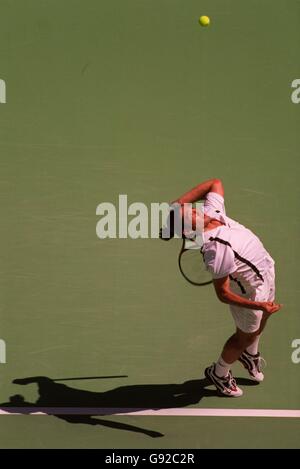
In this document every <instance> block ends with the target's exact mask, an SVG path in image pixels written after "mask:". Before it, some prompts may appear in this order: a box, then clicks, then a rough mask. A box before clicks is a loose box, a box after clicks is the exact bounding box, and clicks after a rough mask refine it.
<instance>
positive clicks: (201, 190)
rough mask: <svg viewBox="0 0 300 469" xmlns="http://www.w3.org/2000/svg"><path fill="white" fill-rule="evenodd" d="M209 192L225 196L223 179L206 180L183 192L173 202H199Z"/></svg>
mask: <svg viewBox="0 0 300 469" xmlns="http://www.w3.org/2000/svg"><path fill="white" fill-rule="evenodd" d="M209 192H216V193H217V194H220V195H221V196H222V197H224V188H223V184H222V181H221V180H220V179H209V180H208V181H204V182H202V183H201V184H198V186H196V187H194V188H193V189H191V190H190V191H188V192H186V193H185V194H183V195H182V196H181V197H179V198H178V199H176V200H174V201H173V202H172V203H179V204H186V203H193V202H197V201H198V200H201V199H204V198H205V196H206V194H208V193H209Z"/></svg>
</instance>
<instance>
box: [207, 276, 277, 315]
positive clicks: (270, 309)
mask: <svg viewBox="0 0 300 469" xmlns="http://www.w3.org/2000/svg"><path fill="white" fill-rule="evenodd" d="M214 287H215V290H216V294H217V297H218V298H219V300H220V301H222V302H223V303H228V304H231V305H237V306H241V307H242V308H248V309H259V310H262V311H265V312H266V313H269V314H271V313H276V311H278V310H279V309H280V308H281V306H282V305H280V304H276V303H273V302H272V301H251V300H247V298H243V297H242V296H239V295H236V294H235V293H233V291H231V290H230V281H229V277H228V276H227V277H222V278H218V279H214Z"/></svg>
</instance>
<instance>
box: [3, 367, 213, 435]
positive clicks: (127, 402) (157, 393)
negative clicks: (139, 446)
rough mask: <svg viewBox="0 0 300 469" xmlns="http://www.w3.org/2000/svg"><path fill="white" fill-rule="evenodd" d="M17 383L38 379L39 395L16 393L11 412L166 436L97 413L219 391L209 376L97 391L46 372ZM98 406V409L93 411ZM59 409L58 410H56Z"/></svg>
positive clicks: (181, 401)
mask: <svg viewBox="0 0 300 469" xmlns="http://www.w3.org/2000/svg"><path fill="white" fill-rule="evenodd" d="M13 382H14V383H15V384H19V385H26V384H32V383H35V384H37V386H38V392H39V397H38V399H37V401H36V402H35V403H31V402H26V401H25V400H24V398H23V396H21V395H15V396H12V397H11V398H10V400H9V402H6V403H3V404H0V408H2V409H3V410H5V411H7V412H18V413H22V414H29V413H31V412H33V411H35V409H34V408H38V409H37V410H39V411H43V412H45V413H49V414H50V415H54V416H55V417H57V418H60V419H63V420H65V421H67V422H69V423H74V424H75V423H82V424H88V425H103V426H105V427H110V428H115V429H119V430H127V431H132V432H138V433H143V434H145V435H148V436H150V437H152V438H155V437H160V436H163V435H162V434H161V433H159V432H156V431H151V430H147V429H143V428H140V427H136V426H133V425H129V424H126V423H123V422H122V423H120V422H113V421H111V420H105V419H102V418H101V419H99V418H95V415H100V416H103V415H115V414H122V413H125V412H128V411H130V412H136V411H139V410H145V409H153V410H157V409H164V408H166V409H167V408H172V407H173V408H174V407H185V406H189V405H193V404H197V403H198V402H199V401H201V399H202V398H203V397H211V396H217V395H218V394H217V392H216V391H215V390H212V389H207V388H206V387H207V386H208V385H209V382H208V381H207V380H206V379H199V380H192V381H186V382H185V383H182V384H139V385H131V386H121V387H117V388H115V389H111V390H109V391H105V392H93V391H86V390H82V389H75V388H72V387H70V386H67V385H65V384H61V383H57V382H55V381H54V380H52V379H50V378H47V377H45V376H36V377H31V378H23V379H15V380H14V381H13ZM64 408H73V409H75V411H76V412H78V414H74V413H73V412H72V414H71V415H70V414H68V415H66V414H64V413H63V414H62V411H63V409H64ZM84 408H88V409H91V412H90V411H88V415H82V414H80V412H81V411H82V412H84ZM93 409H97V413H96V412H95V413H93ZM56 412H57V413H56Z"/></svg>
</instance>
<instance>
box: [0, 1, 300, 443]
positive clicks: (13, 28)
mask: <svg viewBox="0 0 300 469" xmlns="http://www.w3.org/2000/svg"><path fill="white" fill-rule="evenodd" d="M0 6H1V16H0V58H1V59H0V79H2V80H5V83H6V93H7V96H6V98H7V99H6V101H7V102H6V104H0V191H1V192H0V194H1V197H0V213H1V224H0V240H1V248H0V283H1V288H0V292H1V293H0V338H1V339H3V340H4V341H5V343H6V355H7V357H6V362H7V363H2V364H0V403H1V405H0V408H1V406H2V407H3V406H4V404H5V403H9V401H10V398H11V396H14V395H16V394H19V395H22V396H23V397H24V400H25V402H27V403H36V402H37V399H38V397H39V394H38V388H37V384H36V383H31V384H28V385H26V386H21V385H18V384H14V383H12V381H13V380H14V379H16V378H26V377H32V376H34V377H35V376H46V377H48V378H50V379H55V378H72V377H81V378H87V377H103V376H118V375H126V376H127V377H122V378H106V379H84V380H83V379H81V380H74V381H64V382H61V383H60V384H58V383H57V385H55V384H54V383H53V381H51V380H44V382H45V384H44V385H43V386H41V390H42V396H40V399H42V402H43V405H44V406H45V407H51V406H52V407H53V406H54V407H62V408H63V407H78V408H80V407H105V408H107V407H111V408H116V407H121V408H124V407H129V408H132V407H145V408H149V409H152V408H168V407H171V408H175V407H177V406H179V407H183V408H185V407H187V408H188V409H191V408H195V409H201V408H204V409H211V408H217V409H237V411H238V410H241V409H273V410H278V409H286V410H300V393H299V389H300V363H299V364H296V363H293V361H292V358H291V356H292V352H293V348H292V341H293V340H294V339H300V321H299V305H298V297H299V280H298V279H299V272H298V268H297V267H298V264H299V262H300V257H299V249H298V243H299V227H300V220H299V195H300V194H299V168H300V163H299V144H300V138H299V128H300V104H298V105H297V104H294V103H293V102H292V100H291V93H292V88H291V83H292V81H293V80H294V79H296V78H300V63H299V47H298V44H299V43H300V29H299V20H300V2H299V1H298V0H289V1H288V2H287V1H284V0H276V1H273V0H251V1H243V2H241V1H240V0H226V1H224V0H206V1H204V0H188V1H186V0H185V1H183V0H86V1H83V0H81V1H79V0H43V1H41V0H26V2H24V1H22V0H15V1H13V2H12V1H11V0H1V1H0ZM201 14H206V15H208V16H210V18H211V26H210V27H208V28H203V27H201V26H200V25H199V24H198V17H199V16H200V15H201ZM211 177H218V178H221V179H222V180H223V183H224V185H225V190H226V207H227V213H228V215H229V216H231V217H232V218H235V219H237V220H239V221H240V222H241V223H243V224H245V225H247V226H249V228H251V229H253V230H254V231H255V232H256V233H257V234H258V236H259V237H260V238H261V239H262V240H263V242H264V244H265V246H266V247H267V249H268V250H269V251H270V252H271V254H272V256H273V257H274V259H275V261H276V269H277V270H276V273H277V300H278V301H279V302H281V303H283V304H284V308H283V309H282V311H281V312H279V313H278V314H276V315H274V316H273V317H272V318H271V320H270V321H269V324H268V327H267V329H266V331H265V334H264V337H263V339H262V342H261V352H262V354H263V356H264V357H265V359H266V361H267V364H268V366H267V368H266V379H265V381H264V383H263V384H261V385H259V386H250V383H249V382H248V381H247V380H246V372H245V371H244V370H243V369H242V368H241V366H240V365H239V364H238V365H235V366H234V374H235V376H237V377H238V378H240V383H241V387H242V388H243V390H244V396H243V397H242V398H240V399H234V400H230V399H226V398H220V397H218V396H217V395H216V394H215V393H214V392H213V389H212V388H211V387H209V388H206V390H205V389H204V388H203V386H202V384H203V382H202V381H201V380H202V379H203V369H204V368H205V367H206V366H207V365H208V364H210V363H211V362H212V361H214V360H216V359H217V358H218V356H219V354H220V350H221V348H222V346H223V343H224V341H225V340H226V339H227V337H228V336H229V335H230V334H231V333H232V332H233V330H234V325H233V321H232V318H231V315H230V313H229V311H228V307H227V306H226V305H223V304H221V303H220V302H218V300H217V298H216V296H215V294H214V292H213V289H212V287H211V286H209V287H205V288H197V287H193V286H190V285H188V284H187V283H186V282H185V281H184V280H183V278H182V277H181V276H180V273H179V272H178V269H177V254H178V250H179V247H180V241H179V240H172V241H171V242H169V243H163V242H161V241H160V240H158V239H137V240H133V239H109V240H108V239H107V240H100V239H99V238H97V236H96V224H97V222H98V220H99V218H100V217H99V216H97V215H96V207H97V205H98V204H100V203H101V202H112V203H116V202H117V201H118V196H119V194H127V195H128V202H129V203H132V202H136V201H140V202H144V203H145V204H146V205H147V206H148V207H150V203H151V202H161V201H169V200H173V199H175V198H176V197H178V196H179V195H180V194H181V193H183V192H184V191H186V190H187V189H189V188H190V187H192V186H194V185H196V184H197V183H199V182H201V181H203V180H205V179H208V178H211ZM189 381H194V383H189V384H186V385H185V386H180V385H182V384H183V383H186V382H189ZM138 385H139V386H138ZM162 385H164V386H162ZM175 385H179V386H175ZM66 386H67V387H66ZM122 387H124V389H117V388H122ZM87 391H90V394H87V393H86V392H87ZM101 393H102V394H101ZM89 396H90V397H89ZM116 396H117V397H116ZM180 396H182V400H180ZM13 402H16V399H13ZM17 402H19V403H20V402H21V398H18V399H17ZM40 402H41V401H40ZM114 413H115V411H114V410H113V409H112V411H111V414H110V415H102V416H95V417H92V416H74V415H72V416H69V417H66V418H63V417H62V416H60V417H59V416H48V415H46V416H36V415H35V416H33V415H30V416H29V415H19V416H18V415H0V446H1V447H2V448H18V447H22V448H54V447H68V448H92V447H96V448H189V447H190V448H242V447H245V448H263V447H271V448H288V447H299V431H300V419H299V418H285V417H283V418H277V417H273V418H265V417H221V416H219V417H201V416H189V417H187V416H160V415H151V416H145V415H143V416H138V415H133V416H132V415H131V416H122V415H118V416H116V415H113V414H114ZM135 427H138V428H135ZM149 432H150V433H149ZM151 432H154V433H151ZM159 434H161V435H162V436H159ZM154 436H156V438H154Z"/></svg>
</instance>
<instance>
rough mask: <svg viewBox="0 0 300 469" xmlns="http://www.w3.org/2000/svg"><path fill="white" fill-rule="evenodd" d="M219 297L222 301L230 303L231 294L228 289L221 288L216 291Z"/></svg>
mask: <svg viewBox="0 0 300 469" xmlns="http://www.w3.org/2000/svg"><path fill="white" fill-rule="evenodd" d="M216 294H217V297H218V299H219V300H220V301H221V303H228V302H229V296H228V292H227V290H223V289H222V290H220V291H216Z"/></svg>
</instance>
